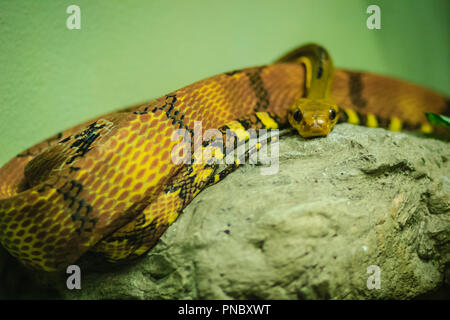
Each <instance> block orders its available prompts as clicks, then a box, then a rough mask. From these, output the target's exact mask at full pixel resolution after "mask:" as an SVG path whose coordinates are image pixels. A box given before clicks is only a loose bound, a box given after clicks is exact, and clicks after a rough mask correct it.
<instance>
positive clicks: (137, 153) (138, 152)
mask: <svg viewBox="0 0 450 320" xmlns="http://www.w3.org/2000/svg"><path fill="white" fill-rule="evenodd" d="M140 155H141V151H140V150H136V151H135V152H134V154H133V158H132V159H131V160H132V161H136V160H137V158H139V156H140Z"/></svg>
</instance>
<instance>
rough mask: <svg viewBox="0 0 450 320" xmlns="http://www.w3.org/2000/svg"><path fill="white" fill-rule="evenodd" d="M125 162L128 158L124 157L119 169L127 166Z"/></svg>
mask: <svg viewBox="0 0 450 320" xmlns="http://www.w3.org/2000/svg"><path fill="white" fill-rule="evenodd" d="M117 159H119V157H117ZM127 164H128V159H126V158H124V159H123V160H122V163H121V164H120V167H119V170H124V169H125V167H126V166H127Z"/></svg>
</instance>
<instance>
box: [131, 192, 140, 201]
mask: <svg viewBox="0 0 450 320" xmlns="http://www.w3.org/2000/svg"><path fill="white" fill-rule="evenodd" d="M141 198H142V196H141V195H139V194H136V195H134V196H132V197H131V199H130V201H131V202H132V203H137V202H139V201H140V200H141Z"/></svg>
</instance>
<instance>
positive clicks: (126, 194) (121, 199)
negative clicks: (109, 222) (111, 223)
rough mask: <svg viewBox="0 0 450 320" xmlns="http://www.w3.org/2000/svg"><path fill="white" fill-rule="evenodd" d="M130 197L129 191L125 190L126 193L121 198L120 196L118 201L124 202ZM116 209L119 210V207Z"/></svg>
mask: <svg viewBox="0 0 450 320" xmlns="http://www.w3.org/2000/svg"><path fill="white" fill-rule="evenodd" d="M128 195H129V192H128V190H124V191H123V192H122V193H121V194H120V196H119V198H118V199H117V201H123V200H125V199H126V198H127V197H128ZM116 208H117V206H116Z"/></svg>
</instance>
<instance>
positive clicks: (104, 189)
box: [100, 181, 110, 194]
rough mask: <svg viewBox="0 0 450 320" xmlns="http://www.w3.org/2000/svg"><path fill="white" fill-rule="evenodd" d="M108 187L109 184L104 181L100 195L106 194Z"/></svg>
mask: <svg viewBox="0 0 450 320" xmlns="http://www.w3.org/2000/svg"><path fill="white" fill-rule="evenodd" d="M109 187H110V184H109V183H108V182H107V181H105V184H104V185H103V187H102V189H101V190H100V194H102V193H106V191H108V190H109Z"/></svg>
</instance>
